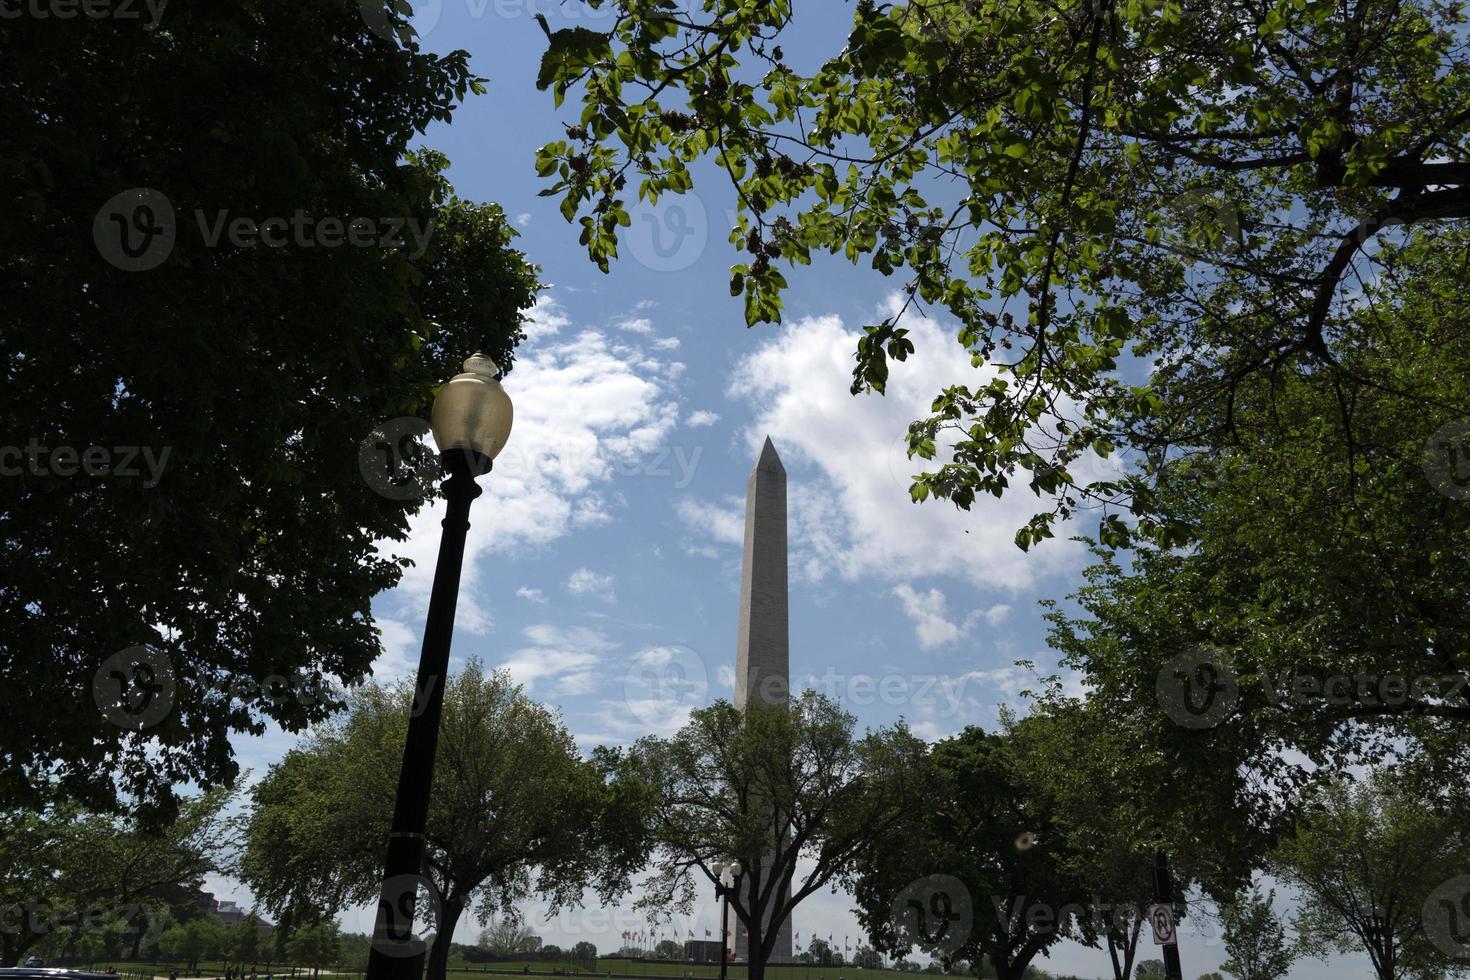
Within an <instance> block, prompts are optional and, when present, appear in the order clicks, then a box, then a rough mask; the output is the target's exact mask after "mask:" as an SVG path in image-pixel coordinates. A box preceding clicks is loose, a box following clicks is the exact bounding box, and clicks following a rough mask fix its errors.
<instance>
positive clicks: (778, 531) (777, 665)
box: [730, 437, 792, 963]
mask: <svg viewBox="0 0 1470 980" xmlns="http://www.w3.org/2000/svg"><path fill="white" fill-rule="evenodd" d="M786 607H787V595H786V468H785V467H784V466H782V465H781V457H780V456H777V455H776V447H775V446H773V445H771V440H770V438H769V437H767V438H766V443H765V445H764V446H762V447H761V455H760V458H759V459H758V460H756V463H755V469H753V470H751V471H750V479H749V480H748V481H747V482H746V484H745V558H744V561H743V562H742V566H741V572H740V636H739V639H738V641H737V644H736V648H735V707H737V708H744V707H745V705H746V703H747V702H749V701H750V699H751V698H755V699H756V700H757V701H762V702H766V703H771V702H775V703H778V704H784V703H785V702H786V699H787V697H788V696H789V692H790V689H791V641H790V637H789V635H788V631H787V615H786ZM731 917H732V919H733V917H734V913H733V912H732V913H731ZM766 925H769V923H766ZM730 935H731V936H733V937H734V939H735V957H736V958H737V959H740V960H746V961H749V959H750V950H749V944H750V941H749V937H747V936H746V935H745V930H744V929H743V928H741V927H740V924H739V922H738V920H737V921H732V922H731V925H730ZM791 959H792V957H791V918H790V916H787V918H786V921H785V922H783V923H781V929H780V931H779V932H778V933H777V936H776V945H775V946H774V947H773V948H772V950H771V957H770V960H769V962H771V963H788V962H791Z"/></svg>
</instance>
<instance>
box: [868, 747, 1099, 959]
mask: <svg viewBox="0 0 1470 980" xmlns="http://www.w3.org/2000/svg"><path fill="white" fill-rule="evenodd" d="M1015 762H1016V757H1015V756H1014V755H1013V753H1012V746H1011V744H1010V742H1009V741H1008V738H1007V736H1004V735H995V734H989V733H986V732H984V731H982V730H980V729H978V728H974V727H970V728H966V729H965V730H964V731H963V732H961V733H960V734H959V735H956V736H954V737H953V738H948V739H944V740H943V741H940V742H938V743H936V744H935V745H933V746H932V748H931V749H930V752H929V758H928V760H927V765H926V766H925V771H926V775H927V776H928V778H929V781H930V785H929V786H928V787H927V788H926V793H925V799H927V800H928V801H930V802H929V803H928V804H927V805H926V806H924V807H922V808H920V809H921V811H922V812H918V813H916V814H915V820H914V822H912V823H910V824H907V825H904V826H902V827H900V828H896V832H894V833H892V834H890V835H889V836H887V837H885V838H884V839H883V840H882V841H881V843H880V844H879V846H876V847H874V848H872V849H871V850H870V851H868V852H866V853H865V855H864V857H863V860H862V862H861V864H860V866H859V870H858V875H857V879H856V888H855V889H854V892H853V895H854V898H855V899H856V901H857V914H858V921H859V922H861V923H862V925H863V928H864V929H865V930H867V933H868V935H869V937H870V938H871V939H872V941H873V944H874V945H875V946H876V947H877V948H878V949H880V950H885V951H887V952H890V953H892V954H894V955H896V956H903V955H904V954H906V953H907V952H909V950H911V949H912V948H914V947H915V946H917V947H918V948H919V949H920V950H921V951H923V952H926V953H929V954H931V955H935V956H939V957H940V958H942V959H944V960H946V961H953V960H956V959H965V960H969V961H971V962H976V963H978V962H980V961H981V958H982V957H984V959H985V961H986V962H988V963H990V964H991V965H992V966H993V967H994V969H995V971H996V975H997V976H998V977H1000V980H1020V978H1021V977H1023V975H1025V973H1026V970H1027V968H1028V965H1029V964H1030V963H1031V961H1032V960H1033V959H1035V958H1036V957H1037V956H1038V955H1042V954H1045V953H1046V951H1047V950H1049V949H1051V948H1052V947H1053V946H1054V945H1056V944H1057V943H1058V942H1061V941H1062V940H1064V939H1074V940H1077V941H1080V942H1082V943H1084V944H1086V945H1092V944H1094V943H1095V942H1096V940H1097V926H1096V923H1095V921H1094V917H1093V915H1092V903H1093V899H1094V895H1095V891H1094V884H1093V883H1092V882H1089V881H1087V880H1085V879H1084V878H1082V877H1080V876H1079V875H1077V874H1075V873H1074V872H1072V871H1071V870H1070V869H1069V867H1068V866H1067V862H1066V859H1065V855H1066V853H1067V845H1066V843H1065V841H1064V840H1063V838H1062V837H1061V836H1060V833H1059V830H1060V828H1059V827H1058V825H1056V824H1055V823H1054V822H1053V820H1052V818H1051V815H1050V813H1048V812H1047V810H1046V808H1045V806H1044V804H1043V802H1042V798H1041V797H1040V796H1039V795H1038V794H1036V793H1034V792H1032V791H1031V789H1030V788H1029V787H1028V785H1027V783H1026V781H1025V780H1023V779H1021V778H1018V776H1017V771H1016V766H1015ZM1026 835H1029V836H1027V837H1026V841H1025V842H1023V836H1026ZM1030 840H1034V841H1035V844H1034V845H1033V844H1030V843H1029V841H1030Z"/></svg>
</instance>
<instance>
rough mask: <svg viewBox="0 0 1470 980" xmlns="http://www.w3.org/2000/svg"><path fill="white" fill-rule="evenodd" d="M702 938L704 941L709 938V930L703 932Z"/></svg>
mask: <svg viewBox="0 0 1470 980" xmlns="http://www.w3.org/2000/svg"><path fill="white" fill-rule="evenodd" d="M704 938H705V939H708V938H709V930H708V929H706V930H705V931H704Z"/></svg>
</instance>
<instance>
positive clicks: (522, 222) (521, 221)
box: [516, 211, 531, 228]
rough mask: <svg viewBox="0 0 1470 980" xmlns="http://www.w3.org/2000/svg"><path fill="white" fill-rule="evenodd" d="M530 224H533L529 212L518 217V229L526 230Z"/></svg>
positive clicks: (523, 212)
mask: <svg viewBox="0 0 1470 980" xmlns="http://www.w3.org/2000/svg"><path fill="white" fill-rule="evenodd" d="M530 223H531V212H529V211H522V212H521V213H520V214H518V215H516V226H517V227H520V228H525V227H526V226H528V225H529V224H530Z"/></svg>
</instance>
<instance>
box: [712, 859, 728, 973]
mask: <svg viewBox="0 0 1470 980" xmlns="http://www.w3.org/2000/svg"><path fill="white" fill-rule="evenodd" d="M715 895H717V896H718V897H719V898H720V900H721V905H720V980H725V977H726V973H727V971H728V967H729V965H730V946H729V943H730V889H729V888H728V887H726V886H725V885H724V884H723V883H721V882H718V881H717V882H715Z"/></svg>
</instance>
